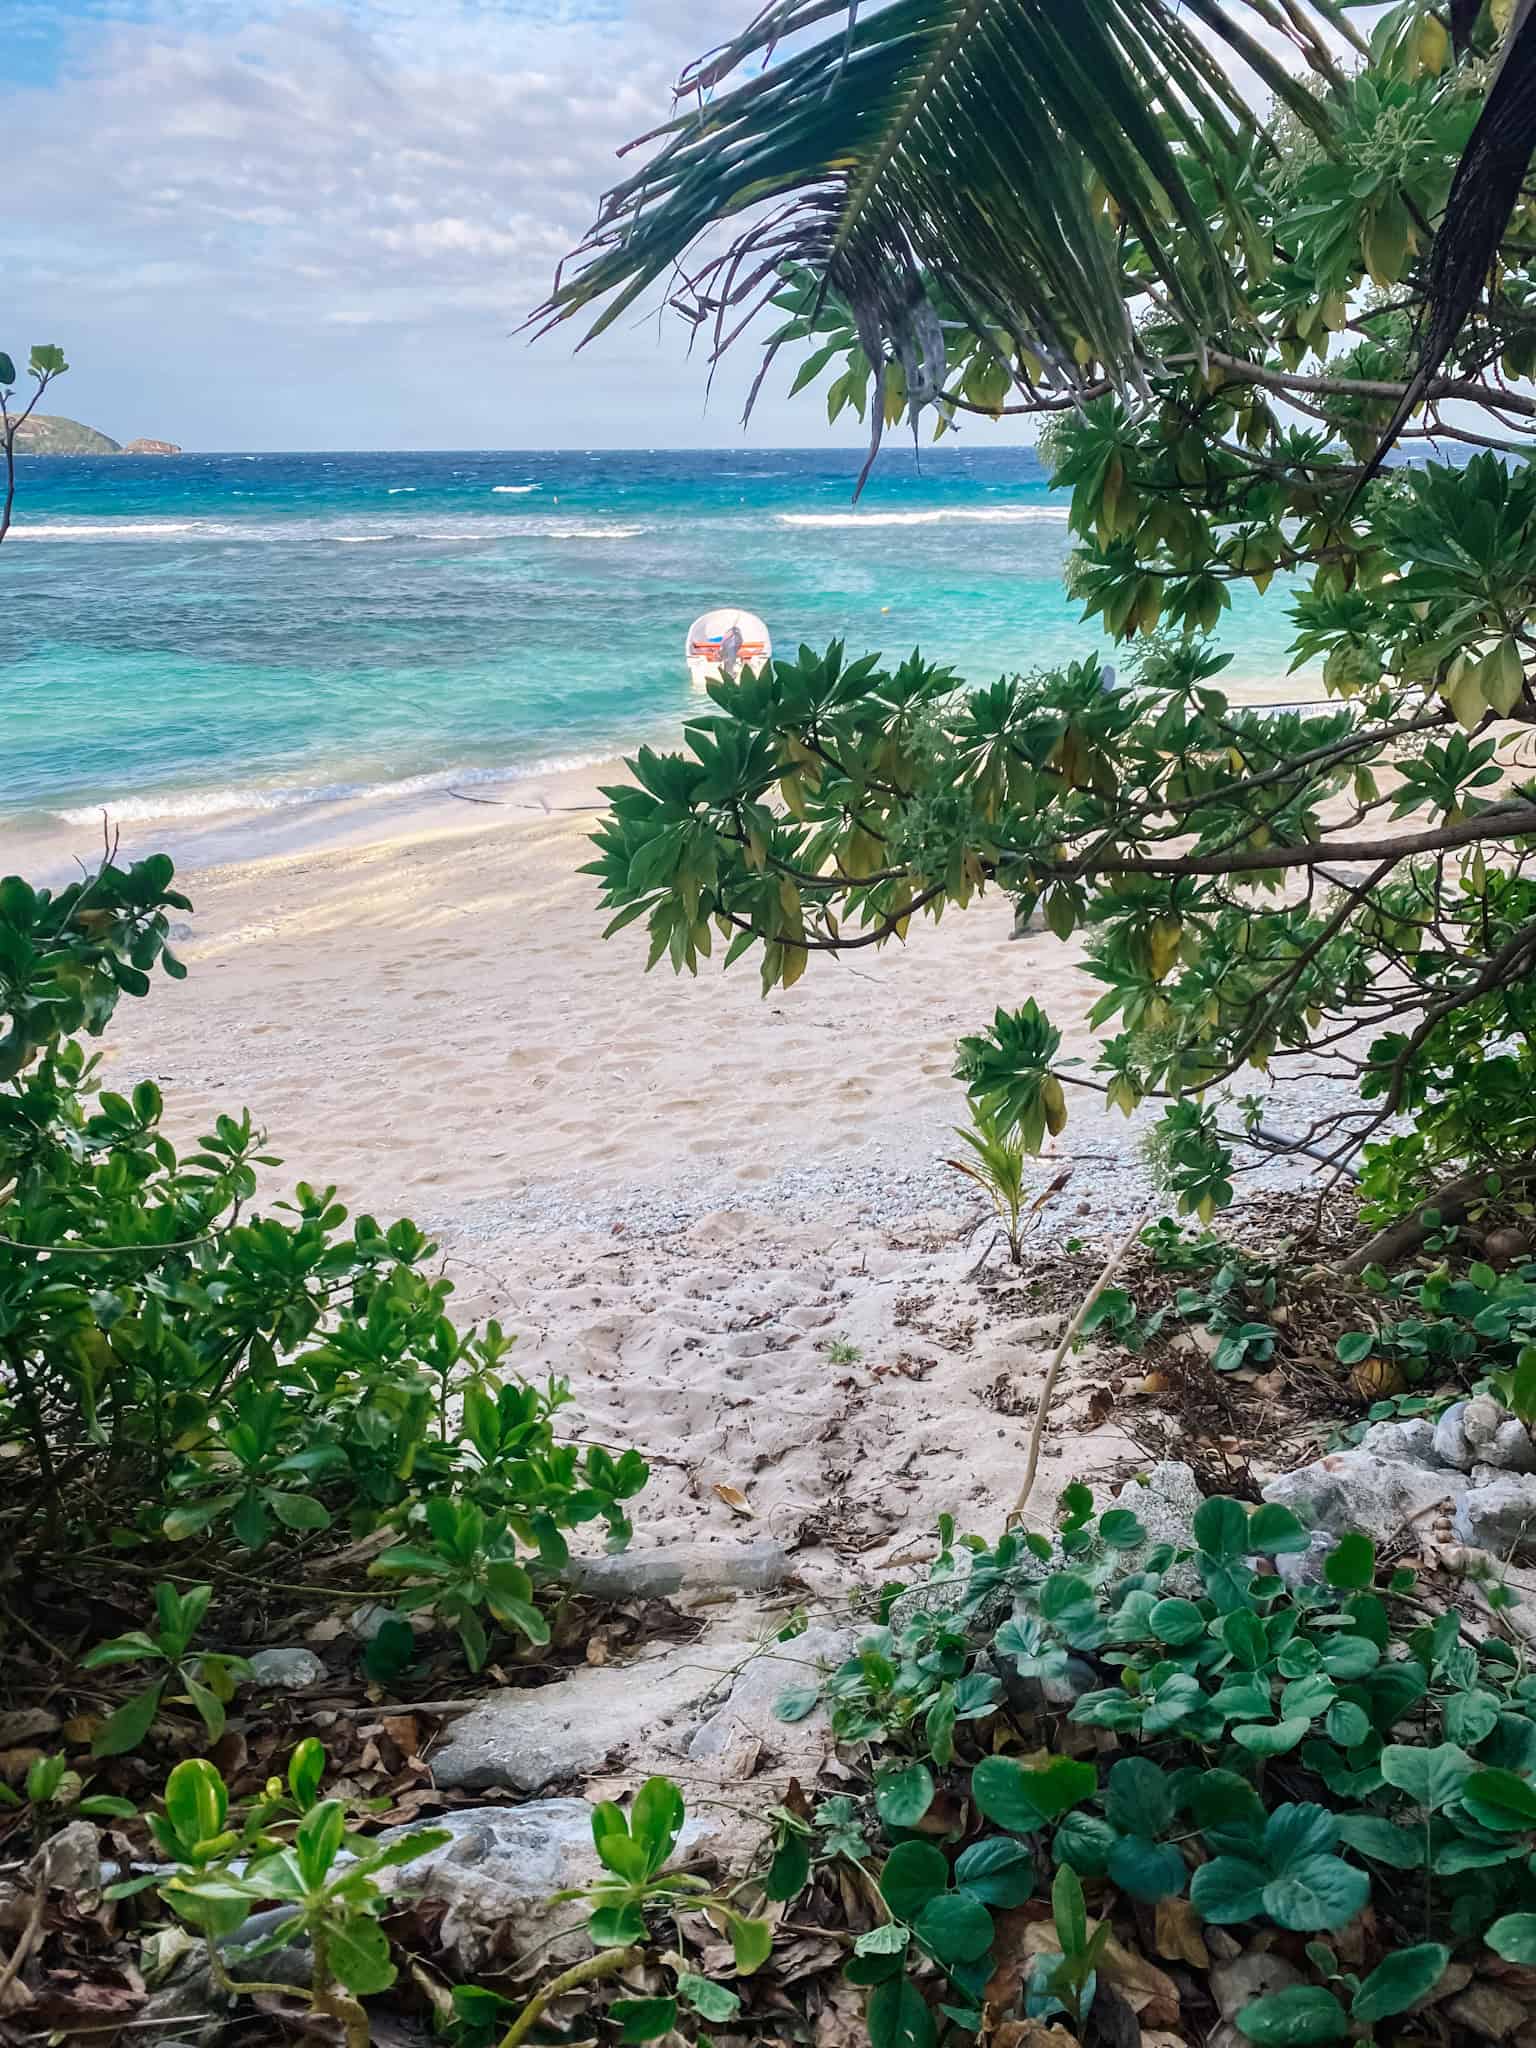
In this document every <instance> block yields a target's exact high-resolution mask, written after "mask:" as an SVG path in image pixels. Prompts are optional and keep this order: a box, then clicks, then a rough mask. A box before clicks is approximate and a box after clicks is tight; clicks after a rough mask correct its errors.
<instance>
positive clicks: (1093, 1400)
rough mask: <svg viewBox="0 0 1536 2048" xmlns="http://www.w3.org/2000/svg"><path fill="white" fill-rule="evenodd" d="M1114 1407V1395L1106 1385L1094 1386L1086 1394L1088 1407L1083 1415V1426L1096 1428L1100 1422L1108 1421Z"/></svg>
mask: <svg viewBox="0 0 1536 2048" xmlns="http://www.w3.org/2000/svg"><path fill="white" fill-rule="evenodd" d="M1114 1407H1115V1397H1114V1395H1113V1394H1112V1393H1111V1392H1110V1391H1109V1389H1108V1387H1095V1388H1094V1390H1093V1392H1092V1393H1091V1394H1090V1395H1089V1396H1088V1409H1087V1413H1086V1414H1085V1415H1084V1416H1083V1422H1082V1426H1083V1428H1084V1429H1097V1428H1098V1427H1099V1425H1100V1424H1101V1423H1105V1422H1108V1420H1109V1418H1110V1416H1111V1415H1112V1414H1113V1413H1114Z"/></svg>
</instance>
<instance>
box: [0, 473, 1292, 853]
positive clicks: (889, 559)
mask: <svg viewBox="0 0 1536 2048" xmlns="http://www.w3.org/2000/svg"><path fill="white" fill-rule="evenodd" d="M859 460H860V458H859V456H858V455H857V454H856V453H854V452H852V451H848V450H817V451H799V450H770V451H753V452H747V451H744V450H725V451H719V452H714V453H711V452H684V453H679V452H668V451H657V452H654V453H628V452H625V453H614V452H593V453H585V454H584V453H580V452H562V453H557V454H548V453H541V454H519V453H515V452H514V453H507V454H494V453H485V454H462V453H461V454H440V455H419V454H400V455H388V454H384V455H378V454H370V455H184V456H180V457H176V458H155V457H125V456H116V457H105V458H61V457H53V458H44V457H37V458H31V459H28V460H25V461H23V462H22V463H21V464H19V485H18V495H17V512H16V525H15V527H14V529H13V531H12V535H11V538H10V539H9V540H8V541H7V542H6V544H5V545H4V547H3V548H0V721H3V723H0V827H4V828H6V829H7V836H8V837H9V836H11V834H12V833H13V832H14V831H15V830H17V829H22V830H25V829H28V828H34V829H38V830H41V829H43V828H45V827H53V828H55V829H56V828H57V827H58V825H59V823H60V822H61V820H62V821H65V822H68V823H69V824H72V825H76V824H83V823H84V822H85V821H86V820H87V819H89V818H94V816H95V813H96V811H97V809H98V808H99V807H100V806H102V805H107V806H110V807H111V809H112V810H113V812H114V814H115V815H116V816H118V817H119V818H121V819H123V820H124V821H134V820H141V821H142V820H149V819H165V820H167V821H170V820H176V821H181V822H190V821H192V820H200V819H204V818H207V819H216V818H218V817H219V816H221V815H230V816H233V815H236V814H238V813H240V812H249V811H251V810H253V809H255V810H272V811H275V810H288V809H290V808H292V807H297V806H302V805H305V804H314V803H317V802H324V801H326V800H328V799H336V798H340V797H342V796H346V795H353V794H357V793H360V792H362V793H371V792H373V791H378V792H380V793H385V792H395V793H400V794H409V793H410V792H411V791H412V790H415V789H420V790H428V789H433V788H444V787H447V786H449V785H452V786H453V787H455V788H460V789H462V788H469V787H473V786H475V785H477V784H487V785H489V784H494V783H496V782H499V781H505V780H508V779H511V778H514V777H517V776H519V775H523V774H527V773H529V772H531V771H536V770H539V769H542V768H546V767H549V766H551V765H554V764H567V763H568V764H575V763H577V762H580V761H583V760H591V759H597V758H602V757H603V756H605V755H608V754H611V753H614V752H616V751H618V750H620V749H623V748H627V747H632V746H633V745H634V744H636V743H637V742H638V741H640V740H644V739H654V738H657V737H661V736H664V735H666V734H667V733H669V732H674V731H675V730H676V727H677V724H678V722H679V720H680V719H681V718H682V717H684V716H685V715H686V714H687V713H688V711H689V710H690V708H696V707H697V705H698V702H699V699H698V698H697V697H695V696H694V695H693V694H692V692H691V690H690V686H689V681H688V676H687V672H686V670H685V668H684V665H683V660H682V650H683V641H684V636H685V634H686V631H687V628H688V626H689V623H690V622H691V620H692V619H693V618H694V617H695V615H696V614H697V613H699V612H701V611H703V610H705V609H706V608H707V607H708V606H710V605H712V604H720V603H731V604H741V605H745V606H747V607H749V608H750V609H752V610H754V611H756V612H759V613H761V615H762V616H763V617H764V618H765V619H766V620H767V622H768V625H769V627H770V629H771V632H772V634H773V639H774V644H775V648H776V651H777V652H779V653H781V654H783V653H786V652H792V651H793V649H794V648H795V646H796V645H797V644H798V643H799V642H800V641H802V640H804V641H809V642H811V643H812V644H819V643H822V642H824V641H826V640H829V639H831V638H833V637H834V636H836V635H841V636H843V637H844V638H845V639H846V641H847V642H848V644H849V646H850V649H851V650H853V651H855V652H860V653H862V652H863V651H865V650H867V649H874V648H878V649H881V650H883V651H884V652H885V653H886V654H887V655H889V656H891V657H893V658H895V657H899V656H901V655H903V654H905V653H907V652H908V651H909V650H910V649H911V648H913V647H914V646H920V647H921V648H922V649H923V651H924V652H925V653H927V654H929V655H930V656H933V657H936V658H942V659H944V660H946V661H949V662H951V663H952V664H953V665H955V666H956V667H957V668H958V669H959V670H960V671H961V673H962V674H963V675H965V676H966V677H968V678H970V679H973V680H978V681H980V680H988V679H991V678H993V677H995V676H997V675H999V674H1001V673H1003V672H1005V671H1013V670H1018V669H1029V668H1034V667H1037V666H1040V665H1042V664H1047V663H1052V662H1056V661H1059V660H1062V659H1064V658H1066V657H1068V656H1082V655H1084V654H1087V653H1088V652H1090V651H1092V650H1093V649H1095V648H1098V649H1101V650H1102V651H1103V652H1105V653H1106V654H1108V652H1109V650H1108V648H1107V645H1106V644H1105V643H1104V642H1103V641H1102V639H1101V637H1100V636H1099V635H1098V634H1097V632H1096V631H1095V630H1094V629H1093V628H1091V627H1088V626H1084V625H1083V624H1081V623H1080V620H1079V607H1078V606H1077V605H1076V604H1074V603H1073V602H1072V601H1071V600H1069V599H1068V598H1067V596H1066V595H1065V593H1064V591H1063V589H1062V587H1061V581H1060V572H1061V564H1062V559H1063V555H1064V553H1065V549H1066V545H1067V528H1066V507H1065V499H1064V497H1061V496H1058V495H1056V494H1053V493H1052V492H1051V491H1050V490H1049V488H1048V486H1047V482H1046V479H1045V476H1044V473H1043V472H1042V470H1041V468H1040V465H1039V463H1038V462H1037V461H1036V459H1035V457H1034V455H1033V454H1032V453H1031V452H1029V451H1028V450H1025V449H1017V450H991V451H982V452H976V453H969V452H964V451H962V450H960V449H958V448H946V447H939V448H936V449H933V450H929V451H925V452H924V453H923V455H922V458H921V466H920V467H919V465H918V463H917V461H916V460H915V459H914V455H913V452H912V450H911V449H910V448H906V449H903V448H892V449H891V450H890V451H889V452H888V453H887V454H885V455H884V456H882V458H881V461H880V462H879V464H878V465H877V466H876V469H875V472H874V475H873V477H872V478H871V480H870V483H869V486H868V488H867V490H866V491H865V493H864V497H863V499H862V501H861V502H860V503H859V505H858V506H854V505H853V504H852V503H851V502H850V494H851V491H852V486H853V481H854V477H855V475H856V473H857V469H858V465H859ZM1285 614H1286V603H1285V599H1284V596H1283V593H1282V592H1281V590H1280V588H1279V586H1278V585H1277V586H1276V587H1275V588H1274V589H1273V590H1272V591H1271V593H1270V594H1269V596H1268V597H1267V598H1266V599H1264V600H1259V599H1257V598H1255V597H1254V596H1253V595H1252V594H1251V593H1249V592H1242V593H1239V594H1237V595H1236V597H1235V600H1234V608H1233V610H1232V612H1230V613H1229V614H1228V615H1227V622H1226V624H1225V626H1224V628H1223V631H1222V634H1221V636H1220V637H1221V638H1222V639H1223V641H1224V642H1225V644H1226V645H1227V646H1228V647H1230V648H1231V650H1232V651H1233V653H1234V655H1235V660H1234V663H1233V666H1232V669H1231V671H1230V673H1231V674H1232V675H1233V676H1234V677H1239V678H1243V679H1246V680H1264V681H1267V682H1272V683H1273V684H1274V685H1275V694H1276V695H1277V696H1283V695H1284V694H1285V688H1284V683H1283V677H1284V673H1285V665H1286V664H1285V655H1284V648H1285V643H1286V639H1287V627H1286V617H1285Z"/></svg>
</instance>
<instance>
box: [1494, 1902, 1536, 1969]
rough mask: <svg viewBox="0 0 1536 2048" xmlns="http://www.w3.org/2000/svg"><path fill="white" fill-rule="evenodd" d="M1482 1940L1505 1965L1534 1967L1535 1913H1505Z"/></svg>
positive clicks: (1535, 1954) (1535, 1951) (1535, 1962)
mask: <svg viewBox="0 0 1536 2048" xmlns="http://www.w3.org/2000/svg"><path fill="white" fill-rule="evenodd" d="M1483 1939H1484V1940H1485V1941H1486V1942H1487V1944H1488V1946H1489V1947H1490V1948H1491V1949H1492V1950H1493V1952H1494V1954H1495V1955H1496V1956H1502V1957H1503V1958H1504V1960H1505V1962H1506V1963H1525V1964H1528V1965H1536V1913H1506V1914H1505V1915H1504V1917H1503V1919H1502V1920H1495V1921H1494V1923H1493V1925H1492V1926H1491V1927H1490V1928H1489V1930H1488V1932H1487V1933H1486V1934H1485V1935H1484V1937H1483Z"/></svg>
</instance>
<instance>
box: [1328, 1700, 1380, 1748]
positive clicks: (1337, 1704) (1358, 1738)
mask: <svg viewBox="0 0 1536 2048" xmlns="http://www.w3.org/2000/svg"><path fill="white" fill-rule="evenodd" d="M1323 1726H1324V1727H1325V1728H1326V1729H1327V1731H1328V1738H1329V1740H1330V1741H1331V1742H1336V1743H1337V1744H1338V1745H1339V1747H1340V1748H1341V1749H1353V1748H1354V1746H1355V1744H1356V1743H1357V1742H1364V1740H1365V1738H1366V1737H1367V1735H1369V1734H1370V1732H1371V1724H1370V1720H1369V1718H1368V1717H1367V1715H1366V1711H1365V1709H1364V1707H1357V1706H1356V1705H1355V1703H1354V1701H1353V1700H1335V1701H1334V1703H1333V1705H1332V1706H1331V1707H1330V1708H1329V1709H1328V1718H1327V1720H1326V1721H1325V1722H1324V1723H1323Z"/></svg>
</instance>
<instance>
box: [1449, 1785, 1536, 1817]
mask: <svg viewBox="0 0 1536 2048" xmlns="http://www.w3.org/2000/svg"><path fill="white" fill-rule="evenodd" d="M1461 1803H1462V1805H1463V1806H1464V1807H1465V1808H1466V1810H1467V1812H1468V1813H1470V1814H1471V1816H1472V1818H1473V1819H1474V1820H1475V1821H1477V1822H1479V1823H1480V1824H1481V1825H1482V1826H1483V1827H1485V1828H1501V1829H1502V1828H1529V1827H1536V1785H1532V1784H1531V1782H1530V1780H1529V1779H1528V1778H1521V1777H1517V1776H1516V1774H1515V1773H1514V1772H1513V1771H1474V1772H1473V1773H1472V1775H1471V1776H1470V1777H1469V1778H1468V1779H1467V1780H1466V1782H1465V1783H1464V1784H1463V1786H1462V1788H1461Z"/></svg>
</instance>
